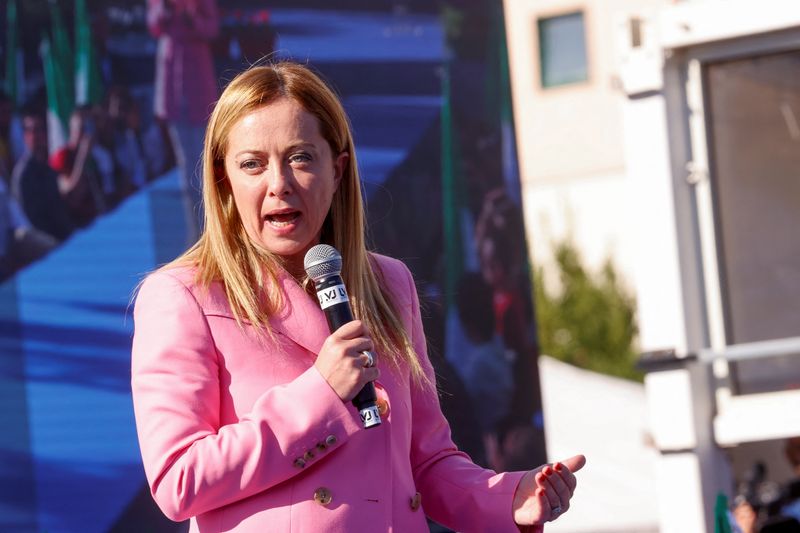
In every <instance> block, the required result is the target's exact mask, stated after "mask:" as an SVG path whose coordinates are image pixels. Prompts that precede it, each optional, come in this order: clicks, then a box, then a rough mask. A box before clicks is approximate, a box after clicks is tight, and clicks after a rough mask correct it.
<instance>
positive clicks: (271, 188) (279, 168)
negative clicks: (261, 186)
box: [267, 165, 292, 198]
mask: <svg viewBox="0 0 800 533" xmlns="http://www.w3.org/2000/svg"><path fill="white" fill-rule="evenodd" d="M291 192H292V177H291V171H290V170H289V169H288V168H286V166H284V165H273V166H272V168H271V169H270V170H269V175H268V176H267V194H268V195H269V196H274V197H278V198H280V197H282V196H286V195H288V194H291Z"/></svg>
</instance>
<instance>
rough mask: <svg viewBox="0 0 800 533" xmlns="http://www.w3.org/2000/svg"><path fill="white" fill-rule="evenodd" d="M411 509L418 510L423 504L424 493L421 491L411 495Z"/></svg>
mask: <svg viewBox="0 0 800 533" xmlns="http://www.w3.org/2000/svg"><path fill="white" fill-rule="evenodd" d="M410 503H411V510H412V511H416V510H417V509H419V506H420V505H421V504H422V494H420V493H419V492H416V493H414V496H412V497H411V502H410Z"/></svg>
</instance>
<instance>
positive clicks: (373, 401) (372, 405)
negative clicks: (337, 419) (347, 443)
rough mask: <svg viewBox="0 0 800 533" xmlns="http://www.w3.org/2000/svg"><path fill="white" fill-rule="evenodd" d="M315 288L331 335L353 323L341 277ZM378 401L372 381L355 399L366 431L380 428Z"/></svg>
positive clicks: (320, 281) (316, 285) (323, 281)
mask: <svg viewBox="0 0 800 533" xmlns="http://www.w3.org/2000/svg"><path fill="white" fill-rule="evenodd" d="M315 287H316V290H317V298H318V299H319V304H320V307H322V311H323V312H324V313H325V319H326V320H327V321H328V329H330V331H331V333H333V332H334V331H336V330H337V329H339V328H340V327H342V326H343V325H345V324H347V323H348V322H352V321H353V311H352V310H351V309H350V300H349V298H348V297H347V289H345V286H344V281H343V280H342V277H341V276H339V275H333V276H328V277H326V278H322V279H320V280H319V281H317V282H316V284H315ZM377 400H378V395H377V394H376V393H375V385H373V383H372V382H371V381H370V382H368V383H367V384H366V385H364V387H363V388H362V389H361V390H360V391H358V394H356V396H355V398H353V405H355V407H356V409H358V413H359V415H360V416H361V422H362V423H363V424H364V428H366V429H369V428H371V427H375V426H379V425H380V423H381V416H380V413H379V412H378V406H377Z"/></svg>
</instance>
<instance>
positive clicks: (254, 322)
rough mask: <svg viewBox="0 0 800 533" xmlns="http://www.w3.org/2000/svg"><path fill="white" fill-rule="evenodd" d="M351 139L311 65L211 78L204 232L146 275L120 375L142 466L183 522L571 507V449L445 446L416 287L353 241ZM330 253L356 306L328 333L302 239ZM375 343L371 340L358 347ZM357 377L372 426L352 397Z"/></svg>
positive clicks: (496, 523) (498, 516) (463, 523)
mask: <svg viewBox="0 0 800 533" xmlns="http://www.w3.org/2000/svg"><path fill="white" fill-rule="evenodd" d="M357 168H358V166H357V164H356V153H355V149H354V146H353V138H352V134H351V131H350V128H349V124H348V120H347V117H346V115H345V113H344V110H343V108H342V105H341V103H340V102H339V100H338V99H337V97H336V96H335V95H334V93H333V92H332V91H331V90H330V89H329V88H328V87H327V86H326V85H325V83H323V82H322V81H321V80H320V79H319V78H318V77H317V76H316V75H315V74H314V73H312V72H311V71H310V70H309V69H308V68H307V67H304V66H300V65H297V64H293V63H288V62H286V63H278V64H275V65H270V66H259V67H254V68H251V69H250V70H248V71H246V72H244V73H242V74H240V75H239V76H238V77H237V78H235V79H234V80H233V81H232V82H231V83H230V84H229V85H228V87H227V88H226V89H225V91H224V92H223V94H222V96H221V97H220V100H219V102H218V103H217V104H216V107H215V109H214V111H213V113H212V114H211V118H210V121H209V126H208V130H207V132H206V137H205V147H204V152H203V201H204V203H205V229H204V232H203V234H202V236H201V237H200V240H199V241H198V242H197V244H195V245H194V246H193V247H192V248H190V249H189V250H188V251H187V252H186V253H185V254H183V255H182V256H181V257H179V258H178V259H176V260H175V261H173V262H172V263H170V264H168V265H166V266H164V267H162V268H161V269H159V270H158V271H156V272H155V273H153V274H151V275H149V276H148V277H147V278H146V279H145V281H144V282H143V283H142V286H141V288H140V290H139V294H138V296H137V300H136V306H135V312H134V317H135V334H134V340H133V361H132V387H133V399H134V407H135V412H136V425H137V430H138V435H139V441H140V447H141V451H142V457H143V460H144V467H145V472H146V475H147V479H148V482H149V485H150V489H151V492H152V494H153V497H154V498H155V500H156V502H157V503H158V505H159V507H160V508H161V509H162V511H163V512H164V513H165V514H166V515H167V516H168V517H169V518H171V519H173V520H185V519H187V518H191V519H192V520H191V526H190V527H191V531H199V532H217V531H237V532H245V531H247V532H250V531H252V532H259V533H261V532H265V531H275V532H281V533H283V532H295V531H296V532H353V533H356V532H373V531H374V532H384V531H396V532H403V533H405V532H412V533H413V532H424V531H427V525H426V520H425V516H426V515H427V516H430V517H431V518H432V519H434V520H436V521H437V522H440V523H442V524H444V525H446V526H448V527H450V528H453V529H455V530H458V531H465V532H472V531H474V532H495V531H496V532H504V531H512V532H513V531H540V530H541V526H542V525H543V524H544V523H545V522H547V521H550V520H554V519H555V518H557V517H558V516H559V515H560V514H561V513H563V512H565V511H566V510H567V509H568V508H569V503H570V498H571V497H572V493H573V491H574V489H575V484H576V480H575V476H574V474H573V472H575V471H576V470H578V469H580V468H581V467H582V466H583V464H584V463H585V459H584V457H583V456H580V455H579V456H575V457H572V458H570V459H567V460H565V461H563V462H561V463H555V464H553V465H546V466H543V467H539V468H537V469H535V470H532V471H529V472H510V473H501V474H496V473H495V472H493V471H491V470H486V469H483V468H481V467H479V466H477V465H475V464H474V463H472V461H471V460H470V459H469V457H467V456H466V455H465V454H463V453H461V452H459V451H458V449H457V448H456V446H455V445H454V444H453V442H452V440H451V438H450V430H449V427H448V424H447V421H446V420H445V418H444V416H443V415H442V412H441V410H440V408H439V402H438V399H437V395H436V386H435V382H434V379H435V378H434V373H433V368H432V367H431V364H430V361H429V360H428V356H427V353H426V347H425V337H424V334H423V331H422V324H421V319H420V311H419V303H418V301H417V292H416V289H415V286H414V282H413V280H412V277H411V274H410V272H409V271H408V269H407V268H406V267H405V265H403V263H401V262H400V261H397V260H394V259H390V258H388V257H385V256H381V255H377V254H374V253H369V252H368V251H367V250H366V246H365V241H364V233H365V228H364V212H363V206H362V195H361V188H360V183H359V176H358V170H357ZM320 243H324V244H328V245H330V246H333V247H334V248H336V249H337V250H338V251H339V252H341V257H342V268H341V277H342V281H343V284H344V285H345V286H346V287H347V293H348V296H349V302H350V305H351V306H352V313H353V315H354V316H355V318H356V320H354V321H352V322H348V323H346V324H344V325H343V326H341V327H339V328H338V329H336V330H335V331H334V332H333V333H329V330H328V326H327V324H326V320H325V315H324V313H323V311H322V310H321V309H320V305H319V302H318V301H317V298H316V294H315V291H314V286H313V283H311V282H310V281H309V279H308V277H307V275H306V273H305V271H304V265H303V260H304V256H305V254H306V252H307V251H308V250H309V249H310V248H311V247H313V246H314V245H317V244H320ZM373 354H374V356H373ZM369 382H372V383H373V385H374V388H375V394H376V396H377V402H376V404H377V407H378V411H379V414H380V417H381V419H382V423H381V424H380V425H377V426H375V427H371V428H369V429H365V428H364V424H362V418H361V417H360V416H359V412H358V410H357V409H356V408H355V407H354V406H353V405H352V404H351V400H352V399H353V398H354V397H355V396H356V394H358V393H359V391H361V389H362V388H363V387H364V386H365V385H366V384H367V383H369Z"/></svg>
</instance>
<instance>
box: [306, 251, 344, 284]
mask: <svg viewBox="0 0 800 533" xmlns="http://www.w3.org/2000/svg"><path fill="white" fill-rule="evenodd" d="M303 268H305V270H306V274H308V277H309V278H311V279H312V280H314V281H317V280H319V279H322V278H324V277H327V276H337V275H339V274H340V273H341V272H342V256H341V254H340V253H339V252H338V251H337V250H336V248H334V247H333V246H330V245H328V244H318V245H316V246H312V247H311V249H310V250H308V251H307V252H306V256H305V258H304V259H303Z"/></svg>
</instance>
